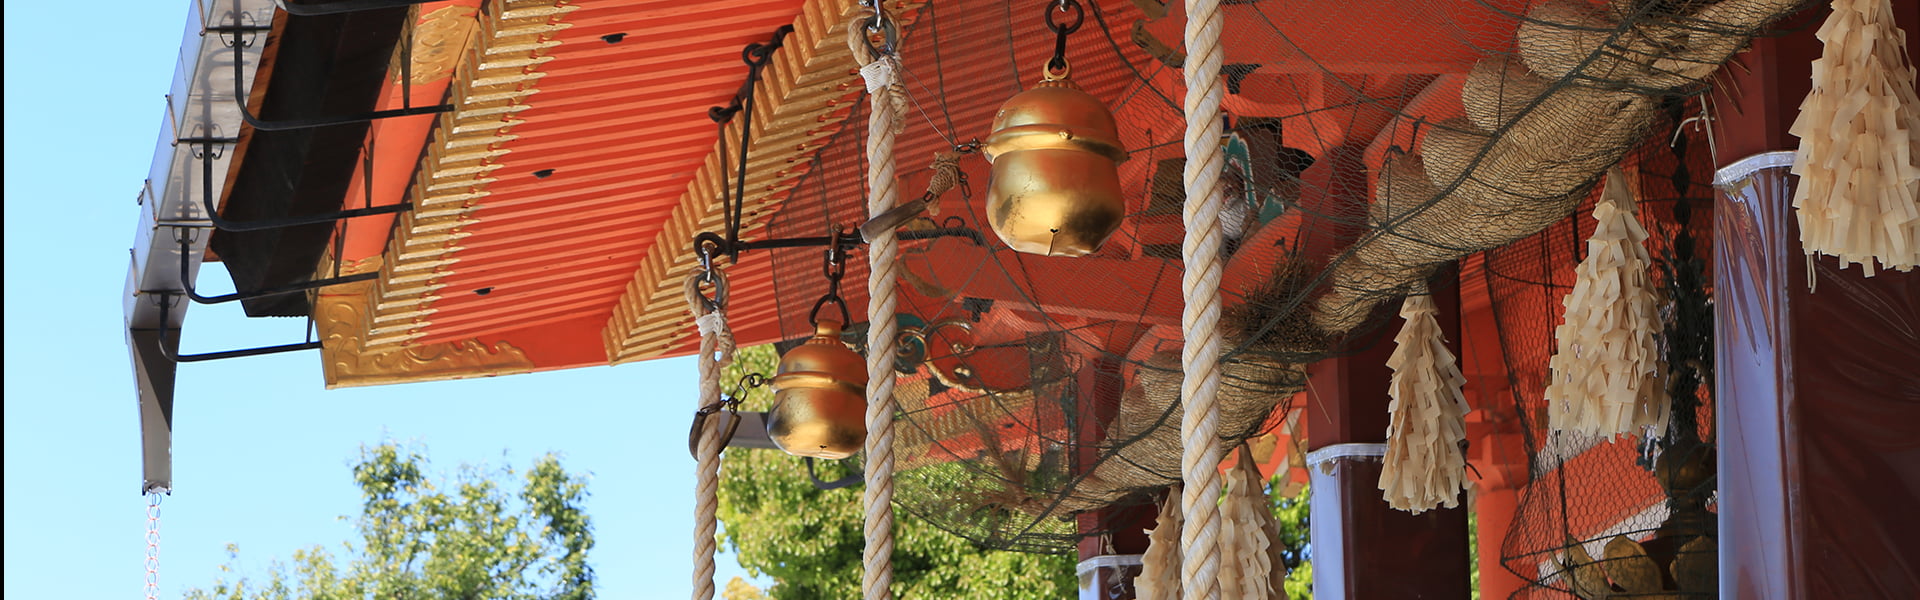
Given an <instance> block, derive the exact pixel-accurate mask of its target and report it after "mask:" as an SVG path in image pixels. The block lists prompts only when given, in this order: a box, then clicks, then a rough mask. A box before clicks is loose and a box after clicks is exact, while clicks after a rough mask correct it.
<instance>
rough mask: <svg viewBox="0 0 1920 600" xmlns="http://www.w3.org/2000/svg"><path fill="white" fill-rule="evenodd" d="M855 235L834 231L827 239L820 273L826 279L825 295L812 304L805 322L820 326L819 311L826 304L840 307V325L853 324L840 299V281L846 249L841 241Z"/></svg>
mask: <svg viewBox="0 0 1920 600" xmlns="http://www.w3.org/2000/svg"><path fill="white" fill-rule="evenodd" d="M856 235H859V234H858V233H856V232H852V231H843V230H839V229H836V230H834V232H833V235H832V236H831V237H830V238H829V240H830V241H829V242H828V244H827V251H826V252H827V254H826V265H825V266H824V267H823V268H822V272H823V273H824V274H825V275H826V277H827V293H826V294H824V295H822V296H820V299H819V300H818V301H815V302H814V303H813V311H812V312H809V313H807V320H808V321H810V322H812V323H813V324H814V325H816V326H818V325H819V324H820V309H821V308H823V307H825V306H826V305H827V303H828V302H832V303H833V304H834V305H835V306H838V307H840V324H841V325H846V324H849V323H852V322H853V316H852V313H851V312H849V311H848V310H847V301H846V300H845V299H843V298H841V297H840V279H841V278H843V277H845V276H846V274H847V249H846V248H845V247H844V244H843V240H847V239H849V238H851V237H852V236H856Z"/></svg>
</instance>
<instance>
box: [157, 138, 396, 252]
mask: <svg viewBox="0 0 1920 600" xmlns="http://www.w3.org/2000/svg"><path fill="white" fill-rule="evenodd" d="M179 141H181V142H186V143H195V144H200V145H201V146H202V147H201V150H200V151H199V155H200V177H201V183H202V187H201V189H202V193H201V196H200V206H201V208H203V209H205V210H206V212H207V220H208V221H210V222H212V223H213V226H214V227H217V228H219V229H220V230H221V231H262V230H266V229H280V228H283V227H294V226H298V225H313V224H316V223H327V222H331V221H339V220H341V219H351V218H354V217H368V216H373V215H385V214H393V213H401V212H406V211H409V210H413V203H412V202H401V203H398V204H389V205H386V206H375V207H370V208H355V209H350V210H343V211H338V212H332V213H326V214H319V215H305V216H299V217H282V218H278V219H262V220H259V221H228V220H226V219H225V218H222V217H221V216H220V211H219V209H218V207H215V206H214V204H213V159H214V158H216V157H217V156H218V155H217V154H215V153H214V144H230V143H233V142H234V141H235V140H234V138H208V137H203V138H181V139H180V140H179Z"/></svg>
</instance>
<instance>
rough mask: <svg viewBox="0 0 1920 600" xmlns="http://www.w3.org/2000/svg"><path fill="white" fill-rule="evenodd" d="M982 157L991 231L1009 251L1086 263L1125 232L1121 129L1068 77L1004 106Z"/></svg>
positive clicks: (1050, 75)
mask: <svg viewBox="0 0 1920 600" xmlns="http://www.w3.org/2000/svg"><path fill="white" fill-rule="evenodd" d="M981 151H982V153H984V154H985V155H986V157H987V161H988V162H991V163H993V185H992V187H991V189H989V190H988V192H987V223H988V224H989V225H991V226H992V227H993V232H994V233H996V234H999V236H1000V239H1001V241H1004V242H1006V243H1007V246H1008V247H1010V248H1013V249H1014V250H1016V251H1019V252H1025V253H1028V254H1045V255H1052V256H1083V255H1086V254H1091V253H1093V252H1096V251H1098V250H1100V245H1101V244H1103V243H1106V241H1107V237H1108V236H1111V235H1113V232H1114V231H1115V230H1118V229H1119V228H1120V220H1121V218H1122V217H1123V216H1125V215H1126V211H1127V202H1126V199H1125V198H1124V197H1122V196H1121V195H1120V173H1119V170H1118V165H1119V164H1120V163H1121V162H1125V161H1126V160H1127V151H1126V149H1124V148H1122V147H1121V146H1120V132H1119V128H1118V127H1117V126H1115V125H1114V121H1113V112H1112V111H1109V110H1107V107H1106V105H1104V104H1101V103H1100V100H1099V99H1097V98H1094V97H1093V95H1091V94H1088V93H1086V92H1084V91H1081V90H1080V87H1079V86H1076V85H1074V84H1073V81H1072V80H1070V79H1067V76H1066V73H1065V70H1064V69H1063V70H1062V71H1061V72H1059V73H1055V72H1053V71H1051V70H1048V71H1047V73H1046V78H1045V79H1043V80H1042V81H1041V82H1040V83H1039V84H1038V85H1035V86H1034V87H1033V88H1031V89H1028V90H1026V91H1024V92H1020V93H1018V94H1014V95H1013V97H1012V98H1008V99H1007V102H1006V104H1002V105H1000V112H999V113H997V114H995V115H994V117H993V133H992V134H989V135H988V137H987V141H986V142H985V143H984V144H983V145H982V146H981Z"/></svg>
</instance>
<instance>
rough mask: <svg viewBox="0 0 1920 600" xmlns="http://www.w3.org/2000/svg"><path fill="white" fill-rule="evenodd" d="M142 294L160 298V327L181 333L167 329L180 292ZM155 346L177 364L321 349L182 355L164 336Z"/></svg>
mask: <svg viewBox="0 0 1920 600" xmlns="http://www.w3.org/2000/svg"><path fill="white" fill-rule="evenodd" d="M141 293H142V294H155V295H158V296H160V325H161V327H162V328H163V330H164V329H172V331H175V332H178V331H180V330H179V329H174V328H168V327H166V324H167V321H168V319H169V317H170V316H171V315H170V313H171V312H172V309H173V298H172V296H173V295H174V294H178V293H180V292H177V291H165V292H141ZM175 343H176V344H178V342H175ZM154 344H155V345H157V346H159V348H160V356H164V357H166V359H167V360H170V361H173V362H176V363H185V362H203V361H209V360H221V359H226V358H242V357H247V356H261V355H265V354H279V353H282V352H298V351H301V350H317V349H319V348H320V342H303V343H299V344H281V345H278V346H261V347H259V348H242V349H239V350H226V351H223V352H201V353H198V354H180V353H179V348H177V347H176V348H168V347H167V336H164V335H160V336H154Z"/></svg>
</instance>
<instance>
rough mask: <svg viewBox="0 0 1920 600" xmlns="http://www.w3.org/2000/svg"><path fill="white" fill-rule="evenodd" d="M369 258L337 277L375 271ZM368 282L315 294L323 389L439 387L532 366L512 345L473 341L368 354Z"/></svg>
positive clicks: (346, 267) (376, 264) (529, 369)
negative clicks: (429, 383) (420, 383)
mask: <svg viewBox="0 0 1920 600" xmlns="http://www.w3.org/2000/svg"><path fill="white" fill-rule="evenodd" d="M382 262H383V261H382V260H381V259H380V257H377V256H376V257H371V258H367V259H365V260H361V261H356V262H353V263H349V264H347V265H343V266H342V267H341V270H340V272H341V274H343V275H352V274H357V273H366V272H370V271H374V270H378V269H380V267H381V263H382ZM372 288H373V282H367V281H362V282H355V283H348V284H342V285H335V286H328V287H327V288H325V289H322V290H320V292H318V294H316V297H315V301H314V308H313V321H314V326H315V327H316V328H317V329H318V330H319V333H320V359H321V361H322V364H321V371H322V373H323V374H324V375H325V378H326V382H327V388H328V389H334V388H342V387H357V386H366V385H383V384H391V383H409V382H415V381H441V380H446V379H464V378H468V377H490V376H494V375H510V374H515V373H530V372H532V371H533V361H532V360H529V359H528V358H527V355H526V353H525V352H522V351H521V350H520V349H519V348H515V347H513V345H512V344H508V343H506V342H500V343H497V344H493V345H491V346H489V345H487V344H484V343H481V342H480V340H478V339H468V340H462V341H459V342H448V343H439V344H425V345H414V346H404V347H393V348H373V349H369V348H368V347H367V345H366V343H365V340H366V337H367V333H366V331H365V329H364V328H363V327H364V325H363V324H364V323H365V322H366V316H367V315H368V314H369V313H370V312H371V310H372V307H371V306H370V304H371V303H372V300H373V296H372V294H370V292H371V291H372Z"/></svg>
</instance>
